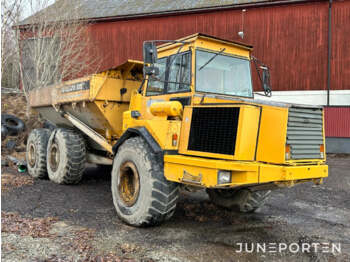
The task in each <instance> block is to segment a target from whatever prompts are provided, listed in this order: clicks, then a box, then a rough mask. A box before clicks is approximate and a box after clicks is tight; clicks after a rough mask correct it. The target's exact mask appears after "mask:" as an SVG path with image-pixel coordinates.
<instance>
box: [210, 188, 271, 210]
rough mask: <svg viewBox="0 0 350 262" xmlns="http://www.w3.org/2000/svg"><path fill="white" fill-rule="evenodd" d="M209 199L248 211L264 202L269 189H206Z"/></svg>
mask: <svg viewBox="0 0 350 262" xmlns="http://www.w3.org/2000/svg"><path fill="white" fill-rule="evenodd" d="M207 193H208V195H209V198H210V200H211V201H212V202H213V203H214V204H215V205H217V206H220V207H223V208H227V209H230V210H234V211H239V212H243V213H250V212H254V211H255V210H257V209H258V208H259V207H261V206H262V205H264V204H265V202H266V200H267V199H268V197H269V196H270V193H271V190H267V191H250V190H249V189H238V190H236V189H207Z"/></svg>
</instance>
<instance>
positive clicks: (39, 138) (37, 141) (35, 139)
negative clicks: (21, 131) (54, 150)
mask: <svg viewBox="0 0 350 262" xmlns="http://www.w3.org/2000/svg"><path fill="white" fill-rule="evenodd" d="M50 133H51V132H50V130H48V129H44V128H38V129H34V130H32V131H31V132H30V134H29V137H28V140H27V151H26V159H27V168H28V173H29V175H31V176H32V177H34V178H45V177H47V169H46V149H47V143H48V141H49V137H50Z"/></svg>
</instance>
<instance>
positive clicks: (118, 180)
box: [112, 137, 179, 226]
mask: <svg viewBox="0 0 350 262" xmlns="http://www.w3.org/2000/svg"><path fill="white" fill-rule="evenodd" d="M112 195H113V203H114V206H115V209H116V211H117V215H118V216H119V217H120V218H121V219H122V220H123V221H124V222H126V223H127V224H129V225H132V226H150V225H156V224H160V223H161V222H163V221H165V220H167V219H169V218H170V217H171V216H172V215H173V214H174V212H175V208H176V202H177V199H178V195H179V190H178V185H177V184H176V183H173V182H170V181H167V180H166V178H165V177H164V171H163V163H162V161H160V159H158V158H157V157H156V155H155V154H154V153H153V152H152V151H151V148H150V147H149V146H148V144H146V143H145V141H144V140H143V139H142V138H141V137H133V138H130V139H128V140H127V141H125V142H124V143H123V144H122V145H121V146H120V148H119V150H118V152H117V154H116V157H115V159H114V162H113V170H112Z"/></svg>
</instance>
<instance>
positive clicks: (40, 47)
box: [18, 0, 101, 91]
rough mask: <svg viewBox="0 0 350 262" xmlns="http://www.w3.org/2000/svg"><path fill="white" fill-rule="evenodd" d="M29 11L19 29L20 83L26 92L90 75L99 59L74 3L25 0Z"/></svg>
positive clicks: (85, 23)
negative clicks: (33, 13)
mask: <svg viewBox="0 0 350 262" xmlns="http://www.w3.org/2000/svg"><path fill="white" fill-rule="evenodd" d="M28 1H29V7H30V8H31V9H32V12H35V11H36V10H38V9H40V10H42V11H39V12H36V14H35V15H34V16H32V17H30V18H29V19H27V20H25V21H24V22H25V23H23V22H22V25H20V26H19V27H18V28H19V29H20V37H19V42H18V44H19V46H20V49H21V59H22V63H21V66H20V69H21V70H20V71H21V76H22V83H23V87H24V89H25V90H26V91H28V90H31V89H33V88H42V87H45V86H48V85H51V84H56V83H60V82H62V81H65V80H68V79H72V78H76V77H81V76H83V75H85V74H86V73H94V72H96V71H97V70H98V69H99V65H100V61H101V57H100V55H99V54H100V52H98V50H97V49H96V48H95V46H96V45H94V43H93V41H92V39H91V37H90V34H89V26H90V24H89V23H88V22H85V21H82V20H81V19H80V18H81V14H80V13H79V12H80V11H79V10H80V8H79V6H78V5H77V4H75V3H73V2H71V1H68V0H61V1H57V2H55V3H54V4H53V5H50V6H48V4H49V1H48V0H35V1H34V0H28Z"/></svg>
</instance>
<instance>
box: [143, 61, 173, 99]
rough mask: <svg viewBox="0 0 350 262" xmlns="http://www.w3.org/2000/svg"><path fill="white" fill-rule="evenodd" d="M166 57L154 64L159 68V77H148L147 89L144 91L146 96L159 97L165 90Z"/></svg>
mask: <svg viewBox="0 0 350 262" xmlns="http://www.w3.org/2000/svg"><path fill="white" fill-rule="evenodd" d="M167 60H168V59H167V57H164V58H160V59H158V60H157V63H156V64H155V66H156V67H158V68H159V75H158V76H156V77H150V78H149V80H148V87H147V91H146V95H147V96H153V95H160V94H163V93H164V90H165V69H166V63H167Z"/></svg>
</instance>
